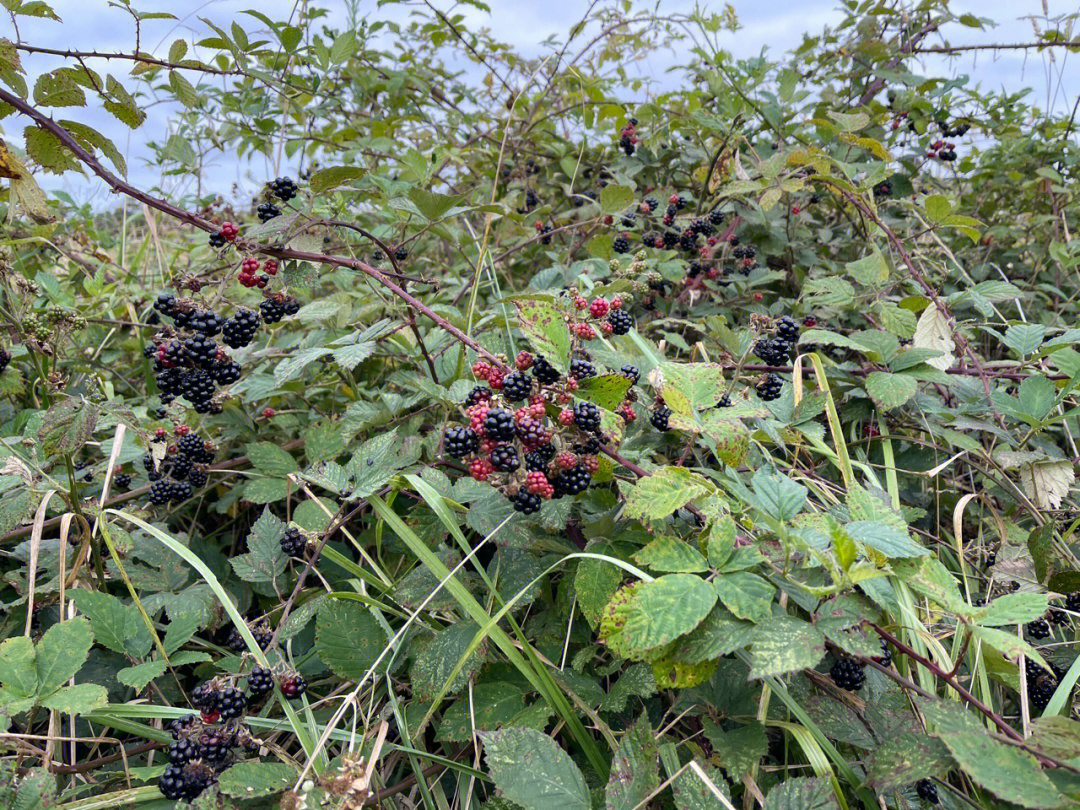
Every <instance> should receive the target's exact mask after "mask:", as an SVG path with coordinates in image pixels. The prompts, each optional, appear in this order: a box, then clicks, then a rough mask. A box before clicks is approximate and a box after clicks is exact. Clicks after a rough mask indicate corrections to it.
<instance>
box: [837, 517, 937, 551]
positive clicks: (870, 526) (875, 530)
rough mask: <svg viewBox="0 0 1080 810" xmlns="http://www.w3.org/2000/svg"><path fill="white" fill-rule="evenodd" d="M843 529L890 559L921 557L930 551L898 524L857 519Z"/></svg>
mask: <svg viewBox="0 0 1080 810" xmlns="http://www.w3.org/2000/svg"><path fill="white" fill-rule="evenodd" d="M844 530H845V531H846V532H847V533H848V534H849V535H851V537H852V538H853V539H854V540H857V541H859V542H860V543H865V544H866V545H868V546H870V548H872V549H874V550H876V551H880V552H881V553H882V554H884V555H885V556H886V557H889V558H890V559H894V558H897V557H923V556H925V555H927V554H929V553H930V552H929V550H927V549H926V548H924V547H923V546H920V545H919V544H918V543H916V542H915V541H914V540H912V539H911V536H910V535H909V534H908V532H907V531H906V530H905V529H901V528H899V527H898V526H890V525H888V524H886V523H880V522H877V521H872V520H857V521H854V522H852V523H848V524H847V525H846V526H845V527H844Z"/></svg>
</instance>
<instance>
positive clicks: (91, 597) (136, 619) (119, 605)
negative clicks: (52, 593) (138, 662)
mask: <svg viewBox="0 0 1080 810" xmlns="http://www.w3.org/2000/svg"><path fill="white" fill-rule="evenodd" d="M70 596H71V600H72V601H73V602H74V603H75V607H77V608H78V609H79V612H80V613H82V614H83V615H84V616H86V617H87V618H88V619H89V620H90V626H91V628H93V631H94V637H95V638H96V639H97V641H98V643H99V644H103V645H104V646H106V647H108V648H109V649H110V650H112V651H113V652H118V653H124V654H127V655H132V656H134V657H136V658H142V657H143V656H144V655H146V653H147V652H148V651H149V650H150V646H151V644H153V638H152V637H151V636H150V631H149V630H148V629H147V627H146V623H145V622H144V621H143V620H142V616H140V615H139V611H138V608H136V607H135V606H134V605H125V604H124V603H123V602H121V601H120V600H119V599H117V598H116V597H115V596H113V595H112V594H108V593H105V592H104V591H88V590H84V589H82V588H80V589H77V590H74V591H72V592H71V594H70Z"/></svg>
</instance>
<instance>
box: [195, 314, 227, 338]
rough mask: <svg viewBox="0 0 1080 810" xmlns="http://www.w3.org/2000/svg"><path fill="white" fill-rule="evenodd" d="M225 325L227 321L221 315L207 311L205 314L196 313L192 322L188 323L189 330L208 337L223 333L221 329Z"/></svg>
mask: <svg viewBox="0 0 1080 810" xmlns="http://www.w3.org/2000/svg"><path fill="white" fill-rule="evenodd" d="M224 323H225V319H224V318H222V317H221V316H220V315H216V314H215V313H213V312H211V311H210V310H206V311H203V312H196V313H195V314H194V315H192V316H191V320H190V321H188V329H192V330H194V331H196V332H202V333H203V334H204V335H206V336H207V337H213V336H214V335H216V334H217V333H218V332H220V331H221V327H222V325H223V324H224Z"/></svg>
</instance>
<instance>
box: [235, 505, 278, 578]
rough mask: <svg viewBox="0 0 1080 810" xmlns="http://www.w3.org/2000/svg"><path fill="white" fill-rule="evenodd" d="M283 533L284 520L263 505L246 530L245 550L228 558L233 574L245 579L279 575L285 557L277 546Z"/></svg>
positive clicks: (276, 576)
mask: <svg viewBox="0 0 1080 810" xmlns="http://www.w3.org/2000/svg"><path fill="white" fill-rule="evenodd" d="M284 533H285V524H284V523H282V522H281V520H279V519H278V518H277V517H276V516H275V515H274V514H273V513H272V512H271V511H270V508H269V507H263V511H262V514H261V515H259V519H258V520H256V521H255V525H253V526H252V527H251V531H250V532H249V533H248V538H247V547H248V550H247V553H246V554H239V555H237V556H234V557H232V558H231V559H230V560H229V564H230V565H232V567H233V570H234V571H235V572H236V575H237V576H238V577H240V579H242V580H244V581H245V582H273V581H274V580H275V579H277V578H278V577H279V576H281V574H282V573H284V571H285V569H286V568H287V567H288V564H289V558H288V557H286V556H285V553H284V552H283V551H282V550H281V536H282V535H283V534H284Z"/></svg>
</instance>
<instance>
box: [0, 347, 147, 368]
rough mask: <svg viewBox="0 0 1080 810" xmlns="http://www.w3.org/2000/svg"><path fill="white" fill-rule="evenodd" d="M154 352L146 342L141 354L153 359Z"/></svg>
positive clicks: (5, 364)
mask: <svg viewBox="0 0 1080 810" xmlns="http://www.w3.org/2000/svg"><path fill="white" fill-rule="evenodd" d="M156 354H157V346H155V345H154V344H153V343H147V344H146V345H145V346H143V347H142V355H143V357H145V358H146V359H147V360H151V359H153V357H154V356H155V355H156ZM9 357H10V355H9ZM4 366H5V367H7V363H6V362H5V363H4Z"/></svg>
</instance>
